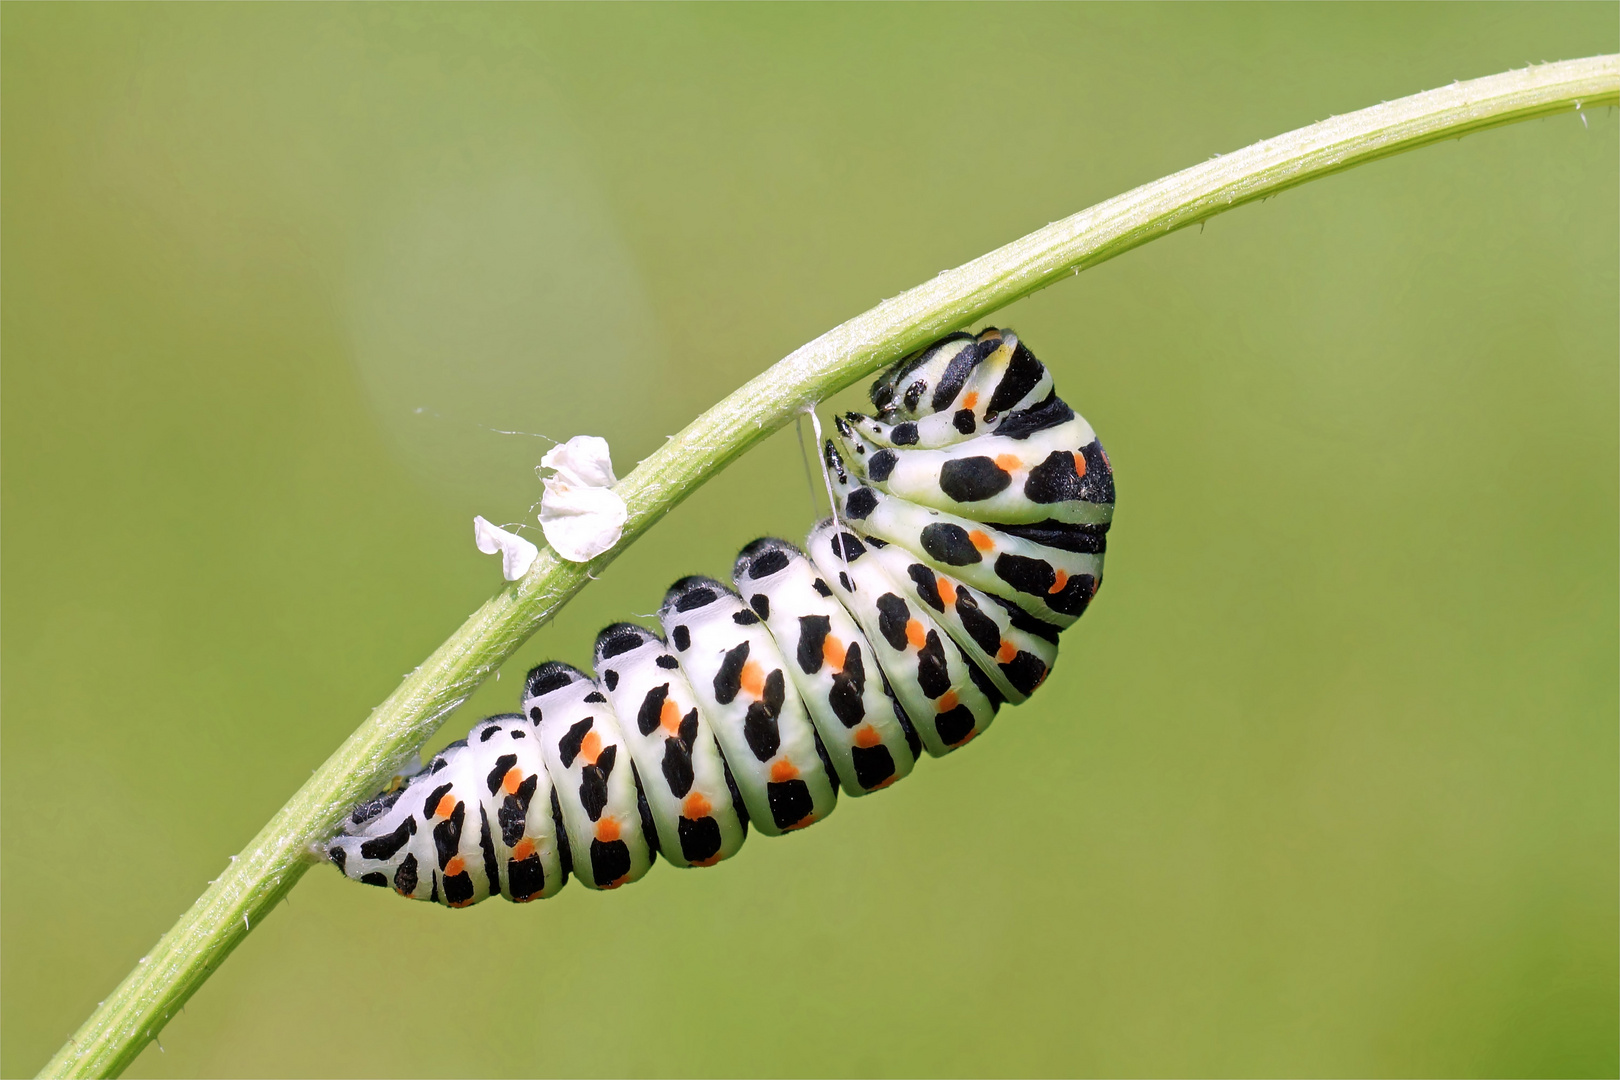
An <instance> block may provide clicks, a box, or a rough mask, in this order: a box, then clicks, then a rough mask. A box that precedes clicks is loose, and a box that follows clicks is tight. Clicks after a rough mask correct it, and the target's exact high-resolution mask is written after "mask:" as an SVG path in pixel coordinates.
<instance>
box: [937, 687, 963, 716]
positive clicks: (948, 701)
mask: <svg viewBox="0 0 1620 1080" xmlns="http://www.w3.org/2000/svg"><path fill="white" fill-rule="evenodd" d="M959 704H961V699H960V698H958V697H957V696H956V691H955V690H947V691H945V692H944V693H943V694H941V695H940V697H939V711H940V712H950V711H951V710H952V709H954V708H956V706H957V705H959Z"/></svg>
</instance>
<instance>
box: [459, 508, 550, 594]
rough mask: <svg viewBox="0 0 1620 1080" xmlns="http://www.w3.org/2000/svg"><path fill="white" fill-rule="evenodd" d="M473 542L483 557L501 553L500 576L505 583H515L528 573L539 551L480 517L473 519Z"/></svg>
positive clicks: (513, 534)
mask: <svg viewBox="0 0 1620 1080" xmlns="http://www.w3.org/2000/svg"><path fill="white" fill-rule="evenodd" d="M473 542H474V543H476V544H477V545H478V550H479V551H482V552H483V553H484V554H485V555H493V554H495V553H496V552H497V551H498V552H500V553H501V574H502V575H504V576H505V578H506V580H507V581H516V580H517V579H518V578H520V577H522V576H523V575H524V574H527V573H528V572H529V567H530V566H533V565H534V560H535V559H537V558H539V557H540V549H539V548H537V547H535V546H534V545H533V544H531V543H529V542H528V541H527V540H525V539H523V537H521V536H518V535H517V534H515V533H509V532H507V531H506V530H505V529H503V528H501V527H500V526H498V525H491V524H490V523H489V522H487V521H485V520H484V519H483V518H481V517H475V518H473Z"/></svg>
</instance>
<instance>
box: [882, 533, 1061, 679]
mask: <svg viewBox="0 0 1620 1080" xmlns="http://www.w3.org/2000/svg"><path fill="white" fill-rule="evenodd" d="M868 543H870V537H869V538H868ZM869 553H870V555H871V556H872V557H873V558H875V559H876V560H877V561H878V564H879V565H881V566H882V567H883V569H884V572H885V573H886V574H887V576H888V579H889V581H890V582H891V583H893V584H894V585H896V586H898V587H899V591H900V595H901V596H902V597H904V598H905V599H906V600H907V601H908V602H910V603H913V604H915V605H916V606H917V608H918V610H920V611H924V612H926V613H927V614H928V616H929V617H930V618H932V619H933V620H934V621H935V622H937V623H938V624H939V625H940V626H941V627H943V628H944V630H945V631H946V633H948V634H950V635H951V639H952V640H953V641H955V642H956V644H957V645H958V646H960V647H961V649H962V651H963V652H965V653H966V654H967V655H968V658H969V660H970V661H971V662H972V664H973V666H974V667H975V668H976V669H978V670H979V671H981V672H983V673H984V674H985V675H986V676H988V677H989V679H990V681H991V682H993V683H995V685H996V689H997V690H998V691H1000V693H1001V696H1002V697H1004V698H1005V699H1006V700H1007V701H1008V702H1009V703H1011V704H1013V705H1019V704H1022V703H1023V702H1024V701H1025V700H1027V699H1028V697H1029V695H1030V694H1033V693H1034V692H1035V689H1036V688H1037V687H1038V686H1040V685H1041V683H1043V682H1045V681H1046V677H1047V676H1048V675H1049V674H1051V672H1052V665H1053V664H1055V663H1056V662H1057V651H1058V650H1057V641H1056V638H1057V633H1056V632H1055V628H1054V632H1053V633H1052V635H1051V637H1052V640H1047V639H1046V638H1044V637H1041V636H1039V635H1037V634H1034V633H1031V632H1030V631H1029V630H1027V629H1024V628H1021V627H1019V626H1015V625H1014V624H1013V621H1012V616H1011V614H1010V613H1009V612H1007V611H1006V610H1005V609H1004V608H1002V607H1001V606H1000V604H998V603H997V602H996V600H994V599H992V598H991V597H990V596H988V595H984V594H978V593H975V592H974V591H973V590H972V589H971V588H969V587H968V586H967V585H965V584H963V583H962V582H960V581H958V580H956V579H955V578H953V577H951V576H949V575H948V574H941V573H940V572H939V571H937V570H936V569H934V568H933V567H932V566H929V565H928V564H927V563H924V562H921V561H919V560H918V559H917V558H916V557H915V556H913V555H912V554H911V553H910V552H909V551H907V550H906V549H905V548H902V547H900V546H899V545H898V544H885V545H883V546H882V547H870V548H869Z"/></svg>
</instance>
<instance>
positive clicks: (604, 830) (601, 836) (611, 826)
mask: <svg viewBox="0 0 1620 1080" xmlns="http://www.w3.org/2000/svg"><path fill="white" fill-rule="evenodd" d="M596 838H597V839H598V840H600V841H602V843H604V844H611V843H613V841H615V840H617V839H618V838H619V823H618V822H617V821H615V820H614V819H612V818H610V817H605V818H603V819H602V820H601V821H598V822H597V823H596Z"/></svg>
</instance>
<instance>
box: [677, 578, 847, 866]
mask: <svg viewBox="0 0 1620 1080" xmlns="http://www.w3.org/2000/svg"><path fill="white" fill-rule="evenodd" d="M658 621H659V622H660V623H662V624H663V627H664V632H665V633H666V634H668V635H669V639H670V641H671V642H672V643H673V644H674V646H675V648H676V649H677V650H678V652H679V657H680V661H681V667H682V669H683V670H684V671H685V672H686V674H687V677H688V678H689V679H690V680H691V684H692V689H693V691H694V693H696V694H697V697H698V701H699V703H700V705H701V706H702V709H703V712H704V714H705V715H706V716H708V717H709V718H710V722H711V723H712V724H713V726H714V733H715V738H716V739H717V740H718V741H719V743H720V749H721V751H722V752H723V753H724V754H725V757H726V762H727V763H728V764H729V765H730V766H731V775H732V778H733V779H734V780H735V781H736V784H737V790H738V791H739V792H741V794H742V799H743V802H744V804H746V805H747V807H748V816H749V819H750V820H751V821H752V822H753V825H754V828H756V829H758V830H759V831H760V832H762V833H764V834H765V835H766V836H780V835H782V834H783V833H785V832H792V831H793V830H795V829H803V828H805V827H807V826H809V825H812V824H814V823H815V822H817V821H819V820H821V819H822V818H824V817H826V816H827V815H828V814H831V813H832V812H833V808H834V807H836V806H837V805H838V776H837V774H836V773H835V772H834V771H833V767H832V761H831V759H829V758H828V756H827V751H826V749H825V748H824V747H823V746H822V745H821V739H820V737H819V736H818V735H817V734H816V729H815V725H814V724H813V723H811V720H810V714H809V712H808V711H807V710H806V709H805V705H804V700H803V699H802V698H801V697H800V696H799V692H798V690H797V689H796V688H795V687H794V686H793V684H792V683H791V682H790V681H789V679H788V672H787V661H786V660H784V659H783V657H782V653H781V650H779V649H778V648H777V647H776V642H775V640H773V639H772V637H771V633H770V631H769V630H767V629H766V628H765V625H764V624H763V623H761V622H760V618H759V616H758V615H756V614H755V613H754V609H753V608H751V607H749V606H748V605H747V604H745V603H743V602H742V598H741V597H739V596H738V595H737V594H736V593H734V592H732V591H731V590H730V589H728V588H726V587H725V586H724V585H722V584H720V583H719V582H718V581H715V580H714V579H712V578H704V577H689V578H682V579H681V580H680V581H677V582H676V583H675V584H674V585H673V586H671V587H670V590H669V592H668V594H667V595H666V596H665V597H664V603H663V606H662V607H660V608H659V609H658Z"/></svg>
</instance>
